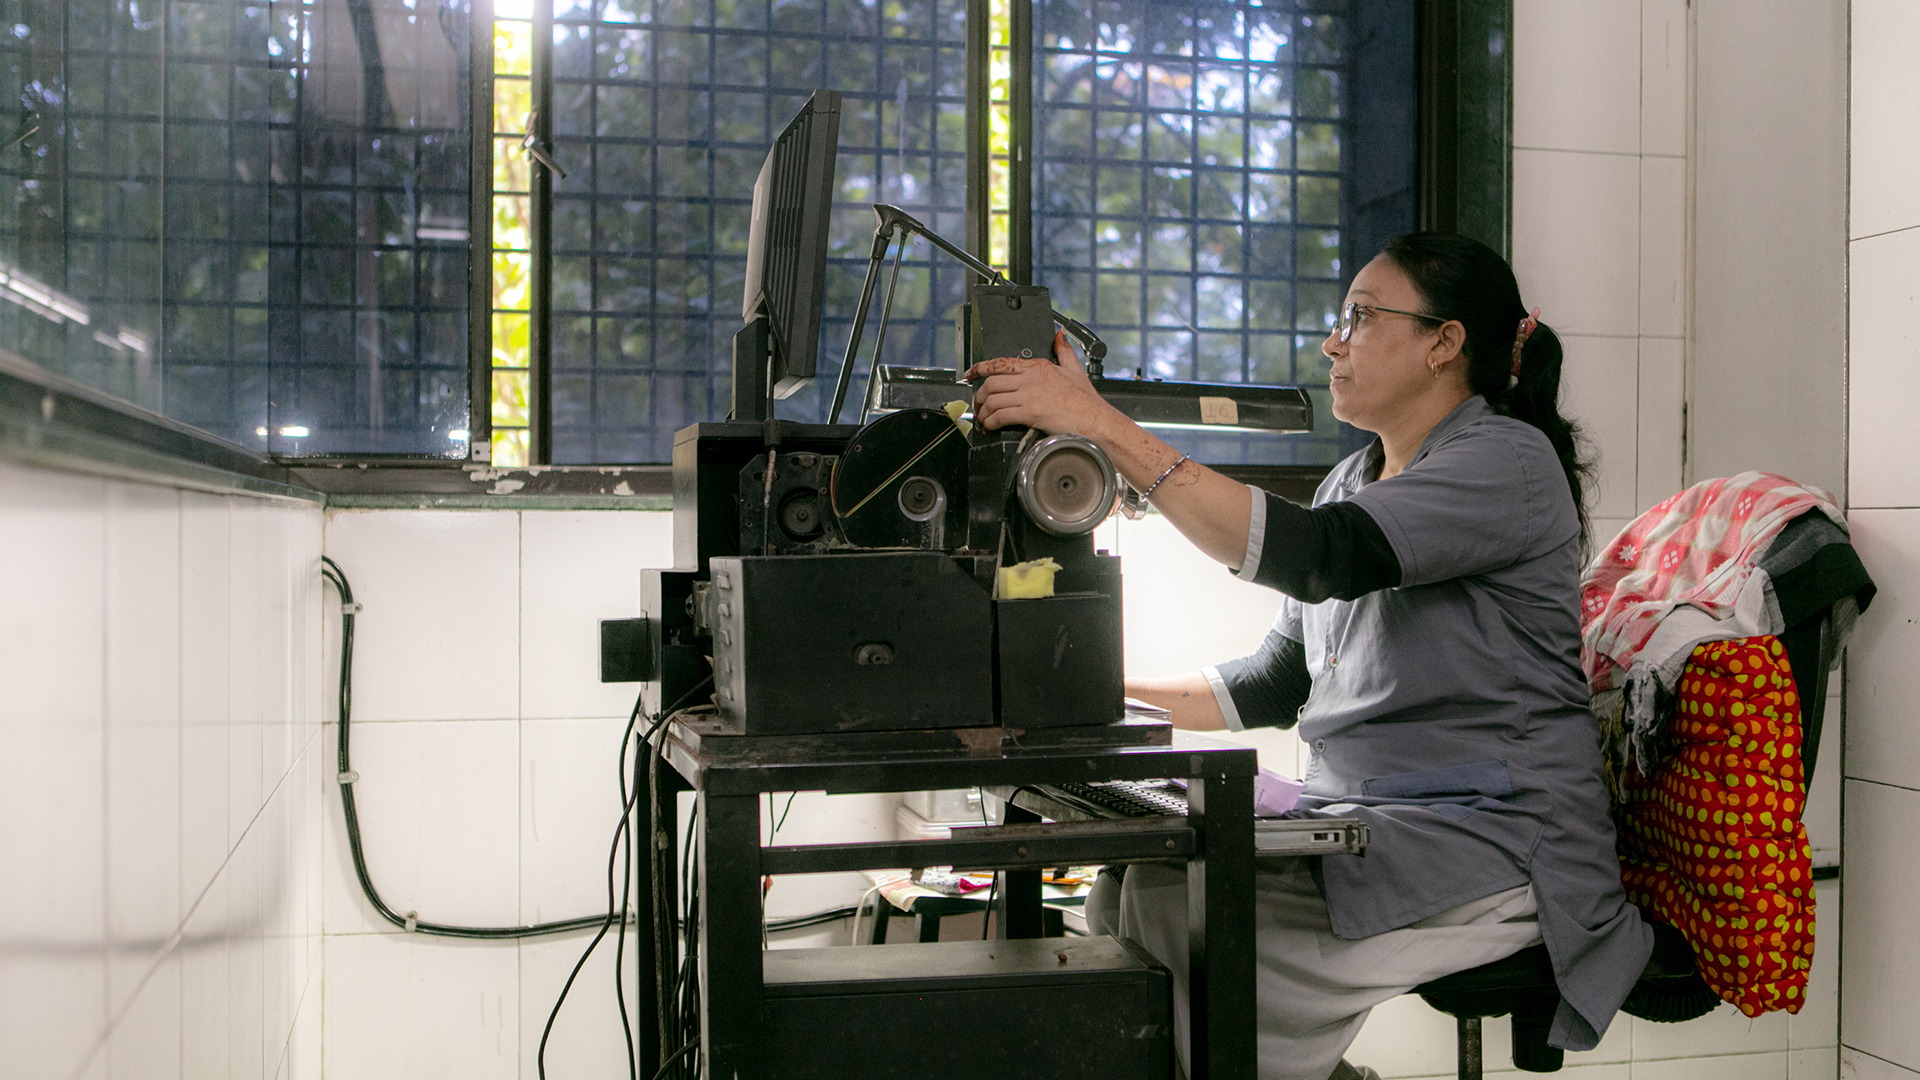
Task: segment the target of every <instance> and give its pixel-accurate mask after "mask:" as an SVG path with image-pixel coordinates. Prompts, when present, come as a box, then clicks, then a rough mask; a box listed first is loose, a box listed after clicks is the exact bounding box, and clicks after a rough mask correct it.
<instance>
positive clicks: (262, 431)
mask: <svg viewBox="0 0 1920 1080" xmlns="http://www.w3.org/2000/svg"><path fill="white" fill-rule="evenodd" d="M253 433H254V434H255V435H258V436H260V437H261V438H263V439H264V438H266V437H267V429H266V428H254V429H253Z"/></svg>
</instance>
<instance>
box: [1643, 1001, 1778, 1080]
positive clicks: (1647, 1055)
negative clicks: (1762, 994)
mask: <svg viewBox="0 0 1920 1080" xmlns="http://www.w3.org/2000/svg"><path fill="white" fill-rule="evenodd" d="M1786 1048H1787V1014H1786V1013H1781V1012H1772V1013H1767V1014H1765V1015H1763V1016H1758V1017H1754V1018H1752V1019H1749V1018H1747V1017H1746V1016H1744V1015H1742V1014H1741V1012H1740V1010H1738V1009H1736V1008H1734V1007H1733V1006H1731V1005H1728V1004H1725V1003H1724V1002H1723V1003H1722V1004H1721V1005H1720V1007H1719V1008H1717V1009H1715V1010H1713V1011H1712V1012H1710V1013H1708V1014H1707V1015H1705V1016H1703V1017H1700V1018H1699V1019H1698V1020H1689V1021H1687V1022H1686V1023H1684V1024H1656V1023H1653V1022H1651V1021H1648V1020H1641V1019H1637V1018H1636V1019H1634V1021H1633V1060H1634V1071H1635V1073H1636V1074H1637V1073H1638V1072H1639V1069H1640V1063H1641V1062H1644V1061H1657V1060H1662V1059H1666V1058H1686V1057H1711V1056H1717V1055H1732V1056H1735V1057H1741V1056H1748V1057H1750V1056H1752V1055H1754V1054H1765V1053H1771V1052H1773V1051H1777V1050H1785V1049H1786ZM1785 1069H1786V1065H1785V1064H1784V1062H1783V1063H1782V1065H1781V1070H1782V1071H1783V1072H1784V1071H1785Z"/></svg>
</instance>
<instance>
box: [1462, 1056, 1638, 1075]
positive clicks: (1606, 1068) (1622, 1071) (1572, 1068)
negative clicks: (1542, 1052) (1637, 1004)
mask: <svg viewBox="0 0 1920 1080" xmlns="http://www.w3.org/2000/svg"><path fill="white" fill-rule="evenodd" d="M1567 1061H1568V1064H1567V1066H1566V1067H1565V1068H1563V1069H1561V1070H1560V1071H1559V1072H1557V1073H1554V1074H1553V1075H1554V1077H1555V1078H1556V1080H1632V1077H1633V1066H1632V1065H1629V1064H1627V1063H1625V1062H1622V1063H1620V1064H1617V1065H1575V1064H1572V1061H1573V1056H1572V1055H1568V1056H1567ZM1456 1075H1458V1074H1456V1073H1444V1074H1442V1077H1441V1078H1440V1080H1451V1078H1452V1077H1454V1076H1456ZM1480 1075H1481V1076H1483V1077H1489V1078H1491V1077H1500V1078H1501V1080H1531V1078H1532V1077H1536V1076H1539V1075H1540V1074H1539V1073H1531V1072H1521V1071H1520V1070H1518V1069H1487V1070H1484V1071H1483V1072H1482V1073H1481V1074H1480Z"/></svg>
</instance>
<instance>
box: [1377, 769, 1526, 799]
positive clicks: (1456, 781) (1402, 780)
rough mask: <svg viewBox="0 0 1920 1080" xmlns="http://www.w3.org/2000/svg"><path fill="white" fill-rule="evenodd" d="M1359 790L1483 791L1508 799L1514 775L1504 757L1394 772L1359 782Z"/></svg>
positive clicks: (1382, 793) (1455, 794) (1392, 793)
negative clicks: (1499, 759) (1510, 772)
mask: <svg viewBox="0 0 1920 1080" xmlns="http://www.w3.org/2000/svg"><path fill="white" fill-rule="evenodd" d="M1360 794H1361V795H1362V796H1366V797H1370V798H1375V799H1445V798H1461V797H1463V796H1474V795H1480V796H1485V797H1487V798H1491V799H1506V798H1511V797H1512V795H1513V777H1512V776H1510V775H1508V773H1507V763H1506V762H1504V761H1498V760H1495V761H1475V762H1470V763H1468V764H1466V765H1449V766H1447V767H1446V768H1444V769H1422V770H1420V771H1419V772H1404V773H1391V774H1389V775H1386V776H1376V777H1374V778H1373V779H1371V780H1363V781H1361V783H1360Z"/></svg>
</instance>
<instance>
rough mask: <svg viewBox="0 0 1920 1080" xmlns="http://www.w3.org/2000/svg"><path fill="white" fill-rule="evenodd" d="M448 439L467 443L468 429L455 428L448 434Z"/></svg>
mask: <svg viewBox="0 0 1920 1080" xmlns="http://www.w3.org/2000/svg"><path fill="white" fill-rule="evenodd" d="M447 438H449V439H452V440H453V441H454V442H466V441H467V429H466V428H454V429H453V430H452V431H449V432H447Z"/></svg>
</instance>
